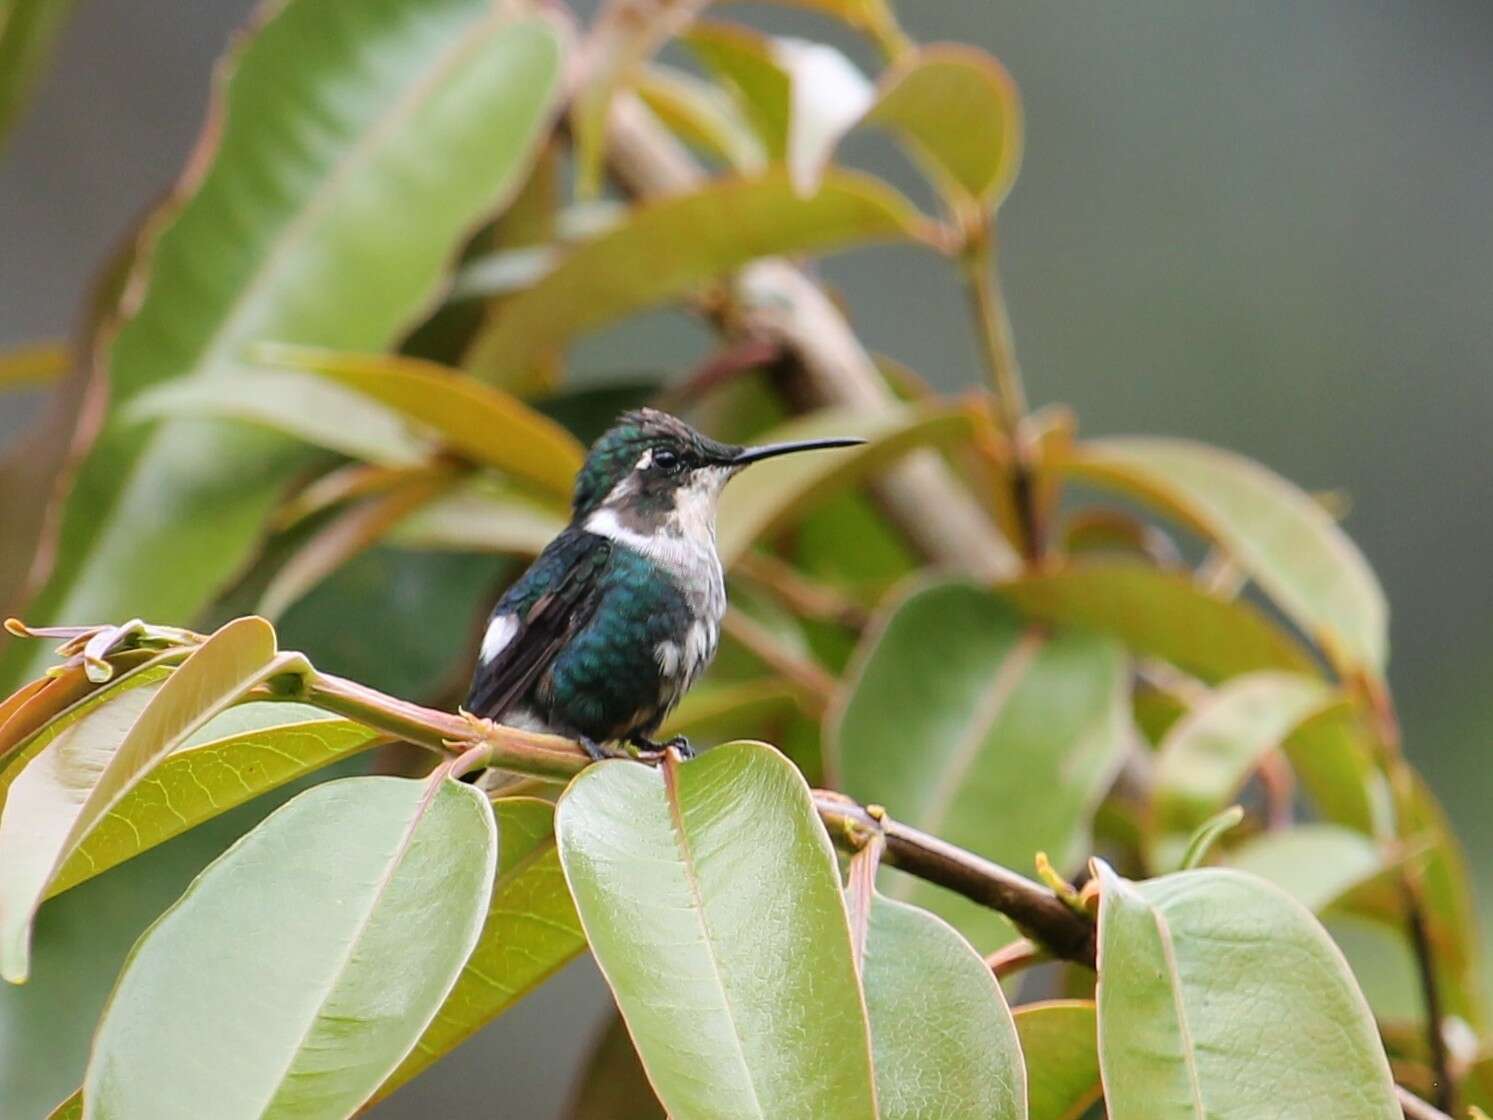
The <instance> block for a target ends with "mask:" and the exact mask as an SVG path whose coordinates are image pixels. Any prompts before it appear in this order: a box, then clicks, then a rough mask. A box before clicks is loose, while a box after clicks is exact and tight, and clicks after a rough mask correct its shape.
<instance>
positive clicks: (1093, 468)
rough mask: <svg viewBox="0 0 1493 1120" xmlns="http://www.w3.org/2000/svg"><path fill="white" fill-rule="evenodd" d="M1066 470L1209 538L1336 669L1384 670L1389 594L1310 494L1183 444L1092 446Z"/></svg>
mask: <svg viewBox="0 0 1493 1120" xmlns="http://www.w3.org/2000/svg"><path fill="white" fill-rule="evenodd" d="M1064 465H1065V467H1066V468H1067V469H1068V470H1069V471H1070V472H1072V473H1075V474H1078V475H1080V476H1082V477H1084V478H1088V479H1092V480H1094V481H1096V482H1100V483H1103V484H1105V485H1110V486H1117V487H1120V488H1121V489H1123V490H1125V491H1126V492H1128V493H1131V494H1134V495H1135V496H1136V497H1139V498H1142V499H1144V500H1146V501H1149V502H1152V503H1154V504H1157V505H1160V506H1161V507H1163V508H1165V509H1167V510H1169V511H1171V512H1172V513H1174V514H1176V515H1177V516H1178V517H1180V518H1181V519H1182V520H1183V521H1185V522H1187V523H1188V524H1190V525H1192V526H1193V527H1195V528H1196V529H1198V530H1199V531H1201V532H1202V533H1204V534H1206V535H1207V536H1209V537H1212V538H1213V539H1214V540H1216V541H1218V543H1219V544H1220V545H1221V546H1222V547H1223V548H1224V549H1226V550H1227V551H1228V553H1229V554H1230V555H1231V556H1232V557H1233V559H1234V560H1235V561H1236V562H1237V563H1238V564H1239V565H1240V567H1242V568H1243V569H1244V570H1245V571H1246V572H1247V573H1248V574H1249V575H1250V577H1251V578H1253V579H1254V580H1255V581H1256V582H1257V583H1258V584H1259V585H1260V587H1261V588H1262V589H1264V591H1265V592H1266V593H1267V594H1268V595H1270V597H1271V598H1272V599H1274V600H1275V601H1276V602H1278V603H1279V604H1280V606H1281V609H1282V610H1284V611H1285V612H1286V613H1287V614H1288V615H1290V616H1291V618H1292V619H1293V620H1294V621H1295V622H1296V623H1297V625H1299V626H1300V627H1301V628H1302V629H1303V630H1304V631H1305V632H1306V633H1307V634H1309V635H1310V636H1311V637H1312V638H1313V639H1314V640H1316V641H1317V642H1319V643H1320V644H1321V645H1322V647H1323V649H1324V650H1326V652H1327V653H1328V655H1329V656H1330V657H1331V658H1332V659H1333V660H1334V661H1335V662H1338V663H1341V664H1344V665H1346V666H1348V667H1349V668H1354V667H1359V668H1364V669H1367V670H1369V671H1371V672H1374V673H1382V672H1383V671H1384V665H1385V662H1386V660H1387V659H1388V655H1389V648H1388V634H1387V631H1388V625H1389V611H1388V607H1387V606H1386V605H1385V602H1384V592H1383V590H1382V589H1381V588H1380V586H1379V582H1378V580H1377V579H1375V577H1374V573H1373V571H1371V570H1370V568H1369V566H1368V563H1367V562H1366V561H1365V560H1364V558H1363V554H1362V553H1360V552H1359V551H1358V548H1357V547H1356V546H1355V545H1354V544H1353V542H1352V541H1351V540H1349V539H1348V537H1347V535H1346V534H1345V533H1344V532H1343V531H1342V530H1341V529H1340V528H1338V525H1337V522H1336V521H1334V520H1333V519H1332V515H1331V514H1329V513H1328V512H1327V511H1326V510H1324V509H1323V508H1322V506H1321V505H1320V504H1318V503H1317V502H1316V501H1314V500H1313V499H1312V497H1311V495H1310V494H1307V493H1305V492H1304V491H1302V490H1300V489H1298V488H1297V487H1295V486H1294V485H1292V484H1291V483H1289V482H1287V481H1286V480H1285V479H1283V478H1281V477H1280V476H1279V475H1277V474H1275V473H1274V472H1272V471H1270V470H1268V469H1266V468H1265V467H1263V466H1261V465H1260V464H1258V463H1255V462H1253V461H1251V460H1249V459H1246V458H1244V457H1243V456H1241V455H1236V454H1234V453H1233V452H1229V451H1224V450H1222V449H1220V448H1216V447H1209V446H1207V445H1206V444H1201V443H1193V442H1190V441H1188V440H1180V439H1162V438H1151V437H1127V438H1115V439H1102V440H1092V441H1090V442H1088V443H1084V444H1080V445H1079V446H1078V447H1077V448H1076V449H1075V451H1074V452H1073V455H1072V458H1071V459H1070V460H1069V461H1068V462H1067V463H1066V464H1064Z"/></svg>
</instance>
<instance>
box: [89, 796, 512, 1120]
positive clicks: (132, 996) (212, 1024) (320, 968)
mask: <svg viewBox="0 0 1493 1120" xmlns="http://www.w3.org/2000/svg"><path fill="white" fill-rule="evenodd" d="M308 854H314V856H315V858H307V856H308ZM496 857H497V836H496V832H495V830H494V828H493V818H492V813H491V811H490V810H489V808H488V806H487V803H486V799H485V798H484V797H483V796H482V794H481V792H480V791H478V790H477V789H475V788H474V787H472V786H469V785H465V784H462V783H460V782H452V781H448V780H445V779H442V780H438V781H433V782H432V781H424V782H421V781H412V780H408V779H402V778H382V777H370V778H348V779H344V780H342V781H337V782H328V783H326V784H324V785H320V786H317V787H315V788H313V789H311V790H309V791H308V792H306V793H303V794H302V795H301V796H299V797H297V798H295V799H294V800H292V801H291V802H289V803H288V804H287V805H285V806H284V807H283V808H281V809H280V810H279V811H277V812H276V813H274V814H273V815H271V816H270V817H268V818H266V820H265V821H264V823H263V824H261V825H260V826H259V827H258V828H256V829H255V830H254V831H253V832H251V833H249V834H248V835H247V836H245V837H244V838H243V839H242V840H240V841H239V842H238V843H237V844H235V845H234V846H233V847H232V848H230V849H229V850H228V851H227V852H226V853H225V854H224V855H223V856H222V857H220V858H219V859H218V860H216V861H215V862H214V863H213V864H212V865H211V866H210V867H209V868H208V869H207V870H206V871H204V872H203V873H202V875H201V876H200V877H199V878H198V879H197V880H196V882H194V883H193V884H192V886H191V887H190V888H189V889H188V890H187V893H186V894H184V895H183V896H182V897H181V899H180V901H178V902H177V903H176V905H175V906H173V907H172V908H171V909H170V910H168V911H167V912H166V913H165V914H164V915H163V916H162V917H161V919H160V920H159V921H158V922H157V923H156V924H155V925H154V926H152V927H151V928H150V930H149V931H147V932H146V934H145V936H144V937H142V938H141V940H140V942H139V943H138V944H137V945H136V946H135V949H134V951H133V952H132V953H131V954H130V958H129V960H128V961H127V962H126V964H125V968H124V972H123V973H122V975H121V976H120V979H119V985H118V987H117V988H116V989H115V991H114V995H113V996H112V997H111V998H110V1001H109V1006H108V1007H107V1008H106V1009H105V1011H104V1017H103V1020H102V1021H101V1023H100V1024H99V1031H98V1035H97V1038H96V1039H95V1042H94V1049H93V1055H92V1058H91V1059H90V1061H89V1063H88V1072H87V1075H86V1076H85V1079H84V1083H83V1095H84V1100H85V1102H86V1109H85V1115H87V1116H88V1117H90V1118H98V1120H105V1118H109V1117H134V1116H160V1117H169V1116H182V1117H186V1116H213V1117H216V1118H218V1120H234V1118H235V1117H243V1118H245V1120H248V1118H250V1117H254V1118H256V1120H257V1118H261V1117H264V1118H273V1117H333V1116H348V1115H350V1114H351V1113H352V1112H353V1111H354V1110H355V1109H356V1108H357V1107H358V1106H359V1105H361V1104H362V1103H363V1102H364V1101H365V1100H367V1099H368V1097H369V1096H370V1095H372V1093H373V1092H374V1090H376V1089H377V1088H378V1086H379V1084H380V1083H381V1082H382V1081H383V1080H384V1078H385V1077H386V1076H388V1074H389V1072H390V1071H391V1070H392V1069H393V1068H394V1067H395V1066H396V1065H397V1064H398V1063H399V1061H400V1060H401V1059H402V1058H403V1057H404V1056H405V1054H406V1053H407V1052H408V1051H409V1048H410V1047H411V1046H413V1045H414V1043H415V1040H416V1039H417V1038H418V1037H419V1035H420V1033H421V1031H422V1030H423V1029H424V1028H425V1026H426V1024H428V1023H429V1022H430V1020H431V1018H432V1017H433V1016H434V1015H435V1013H436V1010H437V1008H439V1006H440V1005H441V1002H442V1001H443V1000H444V999H445V997H446V994H447V993H448V992H449V991H450V990H451V986H452V984H453V983H454V982H455V981H456V978H457V975H458V973H459V972H460V971H461V967H462V962H463V961H465V960H466V958H467V954H468V953H469V952H471V949H472V946H473V945H474V944H475V943H476V940H477V935H478V932H479V931H480V929H481V925H482V915H483V913H484V911H485V910H486V908H487V901H488V895H489V892H490V890H491V887H492V880H493V871H494V868H495V866H496Z"/></svg>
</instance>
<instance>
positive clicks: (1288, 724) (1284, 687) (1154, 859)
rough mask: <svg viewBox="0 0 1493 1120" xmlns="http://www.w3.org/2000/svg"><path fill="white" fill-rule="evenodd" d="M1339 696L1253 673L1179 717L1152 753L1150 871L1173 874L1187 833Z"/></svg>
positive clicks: (1305, 680) (1315, 684) (1298, 680)
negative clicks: (1262, 760) (1267, 755)
mask: <svg viewBox="0 0 1493 1120" xmlns="http://www.w3.org/2000/svg"><path fill="white" fill-rule="evenodd" d="M1336 698H1337V694H1336V693H1335V692H1334V691H1333V690H1332V689H1330V688H1328V686H1327V685H1325V684H1323V683H1322V682H1321V681H1315V680H1312V679H1311V678H1310V677H1302V676H1296V675H1293V674H1288V673H1252V674H1250V675H1248V676H1244V677H1239V678H1237V679H1236V680H1232V681H1230V682H1229V683H1228V684H1225V685H1223V686H1221V687H1220V688H1218V689H1217V690H1216V691H1214V692H1212V693H1210V694H1209V695H1208V696H1207V697H1206V698H1205V699H1203V700H1202V701H1201V702H1199V703H1198V704H1197V705H1196V706H1194V707H1193V709H1192V710H1191V711H1189V712H1188V713H1187V714H1186V715H1185V716H1183V717H1182V718H1181V719H1180V720H1178V721H1177V722H1176V723H1175V724H1174V725H1173V726H1172V728H1171V730H1170V731H1168V732H1167V734H1166V738H1164V739H1163V740H1162V742H1161V746H1160V748H1159V750H1158V752H1157V759H1156V776H1155V795H1154V798H1153V800H1152V806H1151V819H1150V822H1149V828H1148V834H1149V835H1148V837H1147V840H1148V842H1147V848H1148V854H1149V858H1150V862H1151V866H1152V867H1154V868H1156V869H1157V870H1159V871H1172V870H1175V869H1176V868H1177V867H1178V866H1179V865H1180V861H1181V858H1182V853H1183V852H1184V851H1185V850H1186V849H1187V842H1188V837H1189V835H1190V834H1191V833H1192V832H1193V830H1194V829H1196V828H1198V827H1199V826H1200V825H1202V824H1203V822H1204V821H1206V820H1207V819H1208V818H1209V817H1211V816H1212V815H1213V814H1214V813H1216V812H1218V811H1219V810H1220V809H1222V808H1224V807H1225V806H1227V805H1228V804H1229V802H1231V801H1233V800H1235V798H1236V795H1237V794H1238V792H1239V790H1240V789H1241V788H1242V787H1243V786H1244V783H1245V781H1246V779H1248V777H1249V775H1250V773H1251V771H1253V770H1254V768H1255V767H1256V766H1257V765H1258V764H1259V761H1260V758H1261V756H1263V755H1264V754H1265V753H1266V752H1267V751H1270V750H1273V749H1275V748H1277V747H1279V746H1280V745H1281V743H1283V742H1284V741H1285V739H1286V737H1287V736H1288V735H1289V734H1290V733H1291V731H1292V729H1293V728H1295V727H1296V726H1297V725H1298V724H1300V723H1301V722H1302V721H1303V720H1305V719H1307V718H1309V717H1310V716H1312V715H1314V714H1315V713H1317V712H1319V711H1321V710H1323V709H1324V708H1326V707H1327V706H1328V705H1329V704H1331V703H1333V702H1334V700H1336Z"/></svg>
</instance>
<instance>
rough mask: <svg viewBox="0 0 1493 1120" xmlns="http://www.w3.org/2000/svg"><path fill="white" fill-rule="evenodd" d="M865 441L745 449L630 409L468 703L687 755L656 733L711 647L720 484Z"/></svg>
mask: <svg viewBox="0 0 1493 1120" xmlns="http://www.w3.org/2000/svg"><path fill="white" fill-rule="evenodd" d="M862 442H864V441H862V440H859V439H817V440H803V441H800V442H797V443H776V444H768V445H766V446H762V447H737V446H735V445H732V444H727V443H718V442H716V441H715V440H713V439H709V438H707V437H705V436H703V435H701V434H700V433H699V432H697V431H695V430H694V429H693V428H691V427H690V426H689V425H688V424H686V423H684V421H682V420H679V419H677V418H675V417H673V416H670V415H669V414H668V413H665V412H658V411H656V410H654V409H646V408H645V409H641V410H639V411H637V412H629V413H626V414H624V415H623V416H622V417H621V418H620V419H619V420H618V421H617V423H616V424H615V425H614V426H613V427H612V428H611V429H610V430H608V431H607V432H606V434H605V435H603V436H602V437H601V438H600V439H598V440H597V441H596V443H595V444H594V445H592V447H591V450H590V452H589V453H588V454H587V456H586V463H585V465H584V466H583V467H582V468H581V472H580V474H579V475H578V476H577V478H576V483H575V496H574V499H573V502H572V507H573V508H572V513H571V519H570V524H569V525H568V526H566V528H565V530H564V531H563V532H562V533H561V534H560V535H559V536H557V537H556V538H555V539H554V540H553V541H551V542H550V543H549V545H548V546H547V547H546V548H545V550H544V551H543V552H542V553H540V554H539V557H538V559H536V560H535V561H534V563H533V564H532V565H531V566H530V568H529V570H528V571H526V572H525V573H524V574H523V576H522V577H520V579H519V580H518V582H517V583H515V584H514V585H513V586H512V587H510V588H509V589H508V590H507V592H506V593H504V595H503V597H502V598H501V599H499V600H498V605H497V606H496V607H494V608H493V612H492V617H491V619H490V620H489V621H488V624H487V631H486V633H485V634H484V636H483V639H482V649H481V652H480V654H479V655H478V658H477V669H476V672H475V674H474V675H473V677H472V687H471V691H470V693H469V695H468V697H467V702H466V709H467V711H468V712H469V713H471V714H472V715H473V716H476V717H479V718H488V719H492V720H495V721H497V722H499V723H504V724H507V725H509V726H511V727H519V728H522V729H525V730H530V731H548V732H553V733H554V734H557V735H565V736H568V737H570V738H573V739H576V740H578V741H579V742H580V743H581V745H582V746H583V747H585V749H586V752H587V753H588V754H589V755H591V757H592V758H603V757H606V756H607V755H608V754H610V753H614V752H613V751H609V750H608V747H607V745H608V744H621V743H630V744H632V745H634V746H636V747H639V748H640V749H643V750H649V751H657V750H661V749H663V748H664V747H675V748H677V749H679V750H680V751H681V753H684V754H688V753H689V743H688V741H687V740H685V739H684V738H683V737H682V736H680V737H676V738H675V739H671V740H670V741H669V742H668V743H656V742H654V741H653V739H652V738H650V736H652V735H653V733H654V732H655V731H657V730H658V726H659V724H660V723H662V722H663V719H664V717H665V716H666V715H668V713H669V711H670V709H672V708H673V707H674V705H675V704H676V703H678V701H679V698H680V697H681V696H683V695H684V693H685V691H686V690H688V688H689V687H690V685H691V684H693V683H694V682H695V680H696V679H697V678H698V677H699V675H700V673H701V672H702V671H703V670H704V669H705V666H706V665H708V664H709V663H710V659H711V658H712V657H713V656H714V655H715V648H716V643H717V641H718V639H719V637H720V624H721V617H722V616H723V615H724V614H725V611H726V588H725V582H724V579H723V577H722V572H721V561H720V557H719V556H718V555H717V554H716V549H715V513H716V500H717V499H718V498H719V496H720V493H721V490H722V488H723V487H724V486H725V485H726V483H727V482H728V481H729V480H730V479H731V477H732V476H733V475H735V474H736V473H737V472H738V471H740V470H742V469H744V468H745V467H747V466H748V465H750V464H752V463H757V462H761V461H762V460H763V459H769V458H772V457H774V456H777V455H786V454H789V453H791V452H798V451H814V450H818V449H821V448H829V447H849V446H853V445H855V444H858V443H862Z"/></svg>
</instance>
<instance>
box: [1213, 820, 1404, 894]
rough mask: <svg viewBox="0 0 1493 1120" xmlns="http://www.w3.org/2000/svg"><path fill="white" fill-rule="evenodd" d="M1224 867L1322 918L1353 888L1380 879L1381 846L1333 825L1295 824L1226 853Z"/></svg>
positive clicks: (1363, 836) (1382, 859)
mask: <svg viewBox="0 0 1493 1120" xmlns="http://www.w3.org/2000/svg"><path fill="white" fill-rule="evenodd" d="M1226 862H1227V864H1228V866H1230V867H1233V868H1236V869H1237V870H1239V871H1247V872H1249V873H1250V874H1251V875H1258V876H1259V877H1260V878H1261V879H1266V880H1268V881H1269V882H1272V883H1274V884H1275V885H1276V886H1277V887H1279V888H1280V889H1281V890H1283V891H1285V892H1286V893H1287V894H1288V895H1290V896H1291V897H1292V898H1294V899H1295V900H1296V901H1297V902H1299V903H1301V905H1303V906H1305V907H1306V908H1307V909H1308V910H1310V911H1312V912H1313V913H1315V914H1320V913H1321V912H1322V911H1324V910H1326V909H1327V908H1328V907H1330V906H1332V905H1333V904H1334V903H1336V902H1337V901H1339V900H1340V899H1342V898H1343V897H1344V896H1345V895H1347V894H1348V893H1349V892H1350V891H1352V890H1353V889H1354V888H1356V887H1359V886H1361V885H1363V884H1364V883H1367V882H1369V881H1371V880H1372V879H1374V878H1375V877H1377V876H1379V875H1382V874H1383V873H1384V870H1385V864H1384V855H1383V853H1382V852H1381V851H1380V849H1379V845H1377V844H1375V843H1374V841H1372V840H1370V839H1369V838H1368V837H1367V836H1365V835H1363V834H1362V833H1360V832H1354V831H1353V830H1352V829H1349V828H1344V827H1343V826H1342V825H1336V824H1322V823H1313V824H1299V825H1296V826H1294V827H1293V828H1288V829H1282V830H1280V831H1277V832H1266V833H1263V834H1261V835H1259V836H1255V837H1252V838H1250V839H1249V840H1246V841H1245V842H1244V843H1242V844H1240V845H1239V846H1238V847H1237V848H1235V849H1233V850H1232V851H1231V852H1229V853H1228V856H1227V857H1226Z"/></svg>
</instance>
